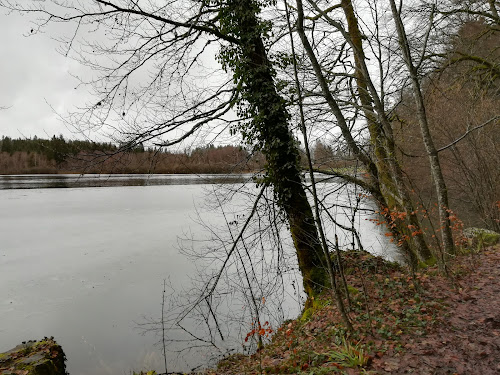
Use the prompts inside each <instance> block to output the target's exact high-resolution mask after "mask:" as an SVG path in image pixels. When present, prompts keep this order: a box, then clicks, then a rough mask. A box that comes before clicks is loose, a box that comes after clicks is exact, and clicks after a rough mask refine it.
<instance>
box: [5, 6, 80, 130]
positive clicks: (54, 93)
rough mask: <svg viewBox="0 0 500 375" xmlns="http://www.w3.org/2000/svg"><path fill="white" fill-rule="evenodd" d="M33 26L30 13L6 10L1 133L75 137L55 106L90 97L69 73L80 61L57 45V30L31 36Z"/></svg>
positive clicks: (62, 109)
mask: <svg viewBox="0 0 500 375" xmlns="http://www.w3.org/2000/svg"><path fill="white" fill-rule="evenodd" d="M32 27H33V24H32V23H31V19H30V18H29V17H28V16H22V15H19V14H10V15H6V14H5V13H0V35H2V36H3V38H2V44H1V46H0V50H1V58H0V107H3V109H0V136H2V135H5V136H11V137H20V136H27V137H30V136H34V135H36V136H38V137H46V136H47V135H49V136H52V135H53V134H61V133H62V134H63V135H65V136H72V137H74V135H73V134H71V130H70V129H67V128H66V127H65V125H64V124H63V123H62V122H61V121H60V120H59V118H58V117H59V116H58V115H57V114H56V113H54V111H53V110H52V108H53V109H54V110H55V111H56V112H57V113H58V114H64V113H65V112H67V111H68V110H71V108H74V107H75V106H76V105H78V104H79V103H80V104H82V103H83V101H84V100H85V99H86V98H87V99H88V94H87V91H86V89H85V88H79V89H75V87H76V86H77V84H78V80H77V79H75V78H74V77H72V76H71V75H70V74H69V72H71V73H73V74H77V75H78V73H79V69H80V67H79V64H78V63H76V62H75V61H73V60H71V59H69V58H66V57H64V56H62V55H61V54H59V53H58V52H57V51H56V49H57V48H58V47H59V43H58V42H56V41H55V40H53V39H51V36H54V35H53V32H51V31H54V30H47V31H48V32H47V33H44V34H38V35H32V36H28V35H29V34H30V33H31V29H32ZM59 31H61V30H59ZM5 107H7V108H5ZM51 107H52V108H51Z"/></svg>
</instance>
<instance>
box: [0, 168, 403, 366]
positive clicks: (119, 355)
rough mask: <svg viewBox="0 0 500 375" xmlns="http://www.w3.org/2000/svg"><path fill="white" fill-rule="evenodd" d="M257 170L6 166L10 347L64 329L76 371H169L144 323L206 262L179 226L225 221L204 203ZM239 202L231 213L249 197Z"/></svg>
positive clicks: (0, 279)
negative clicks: (219, 172)
mask: <svg viewBox="0 0 500 375" xmlns="http://www.w3.org/2000/svg"><path fill="white" fill-rule="evenodd" d="M247 178H248V176H230V177H229V178H227V177H226V178H223V177H221V176H213V175H205V176H186V175H182V176H181V175H174V176H167V175H158V176H157V175H154V176H145V175H118V176H92V175H84V176H75V175H54V176H52V175H43V176H0V209H1V212H2V215H1V217H0V352H1V351H5V350H8V349H10V348H12V347H14V346H15V345H17V344H19V343H21V342H22V341H26V340H30V339H40V338H42V337H44V336H54V337H55V338H56V340H57V341H58V342H59V343H60V344H61V345H62V347H63V349H64V351H65V353H66V355H67V357H68V362H67V369H68V371H69V372H70V374H71V375H80V374H82V375H83V374H89V375H90V374H130V373H131V372H132V371H133V370H141V369H156V370H157V371H163V370H164V367H163V357H162V354H161V348H160V346H158V345H157V343H158V336H157V335H155V334H151V333H146V334H144V332H143V331H142V330H141V326H142V324H143V323H144V322H146V321H148V320H149V319H158V317H159V316H160V314H161V303H162V290H163V280H164V279H168V280H170V282H171V283H172V285H173V286H175V287H176V288H182V287H186V288H187V287H189V285H190V283H191V280H190V276H191V275H193V274H194V271H195V269H196V264H195V263H193V262H192V261H191V260H188V259H186V257H185V256H184V255H182V254H180V253H179V251H178V247H179V245H178V244H179V241H178V236H179V235H186V233H189V235H193V236H195V237H196V236H203V231H204V229H203V228H202V227H201V226H200V225H199V224H197V223H196V220H195V219H197V218H198V217H201V218H202V219H203V220H204V221H205V222H206V223H208V224H211V225H212V224H213V225H218V224H221V223H222V221H223V218H222V217H221V215H216V214H214V213H211V212H210V211H206V210H204V209H203V206H204V203H205V202H206V200H207V194H208V192H210V191H212V192H213V191H214V190H217V189H219V188H218V187H217V186H218V185H213V184H216V183H221V182H224V183H226V184H227V183H231V184H232V185H231V184H230V185H224V186H234V187H235V188H236V187H238V186H243V185H242V183H243V182H244V181H245V179H247ZM124 185H128V186H124ZM97 186H99V187H97ZM246 186H247V188H249V189H252V188H253V185H250V184H247V185H246ZM249 186H250V187H249ZM236 201H237V202H236V204H234V203H233V205H232V206H231V208H228V211H227V212H226V214H227V218H228V219H229V220H235V218H238V217H239V216H238V215H239V214H240V213H241V211H239V210H241V209H242V207H243V206H244V205H242V206H241V207H240V206H239V205H238V200H237V198H236ZM245 207H246V206H245ZM337 210H338V212H337V214H339V215H342V208H337ZM365 219H366V218H360V219H359V222H358V225H360V226H361V227H362V231H361V234H362V241H363V244H364V246H365V247H366V248H367V249H369V250H371V251H373V252H376V253H383V254H386V255H387V254H389V255H390V254H391V252H392V251H393V249H391V247H390V246H389V245H388V244H386V243H384V242H383V239H381V238H382V237H383V236H380V231H379V228H377V227H376V226H374V225H373V224H372V223H371V222H370V221H367V220H365ZM198 220H199V219H198ZM339 220H341V221H343V222H346V220H345V219H342V218H341V219H339ZM344 241H348V239H345V240H344ZM193 246H194V247H196V246H198V245H196V243H194V244H193ZM200 246H201V245H200ZM291 294H293V293H290V295H291ZM296 299H297V297H296V296H295V297H294V296H293V295H291V301H288V302H287V304H286V309H285V311H284V314H285V316H286V317H294V316H296V315H297V313H298V312H299V309H300V307H299V305H298V304H297V303H296V302H295V301H296ZM170 360H172V361H173V358H170V357H169V361H170ZM199 362H200V358H196V359H193V361H192V362H191V363H184V364H182V363H180V364H179V365H178V367H175V365H172V367H169V371H173V370H186V369H188V368H189V367H190V366H192V365H193V364H195V363H199ZM201 362H203V359H201ZM172 363H173V362H172Z"/></svg>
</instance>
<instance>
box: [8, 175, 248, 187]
mask: <svg viewBox="0 0 500 375" xmlns="http://www.w3.org/2000/svg"><path fill="white" fill-rule="evenodd" d="M250 178H251V175H250V174H230V175H220V174H203V175H192V174H189V175H187V174H112V175H104V174H81V175H79V174H40V175H6V176H0V190H5V189H45V188H81V187H114V186H155V185H201V184H224V183H241V182H245V181H248V180H249V179H250Z"/></svg>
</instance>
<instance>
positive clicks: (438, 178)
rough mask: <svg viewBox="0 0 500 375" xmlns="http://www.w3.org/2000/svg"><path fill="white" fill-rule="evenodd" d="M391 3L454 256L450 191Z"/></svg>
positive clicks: (447, 246)
mask: <svg viewBox="0 0 500 375" xmlns="http://www.w3.org/2000/svg"><path fill="white" fill-rule="evenodd" d="M390 3H391V10H392V16H393V18H394V22H395V23H396V30H397V33H398V39H399V45H400V48H401V52H402V53H403V59H404V61H405V64H406V66H407V68H408V72H409V74H410V80H411V83H412V89H413V97H414V99H415V104H416V106H417V118H418V123H419V125H420V132H421V134H422V139H423V141H424V145H425V149H426V151H427V155H428V156H429V163H430V168H431V174H432V178H433V180H434V185H435V188H436V194H437V201H438V212H439V220H440V222H441V223H440V224H441V225H440V226H441V230H442V239H443V247H444V251H445V253H446V254H454V253H455V247H454V244H453V235H452V232H451V222H450V213H449V203H448V189H447V188H446V183H445V181H444V177H443V172H442V170H441V164H440V163H439V155H438V152H437V149H436V147H435V145H434V141H433V139H432V136H431V132H430V130H429V123H428V121H427V114H426V111H425V104H424V98H423V95H422V89H421V87H420V80H419V78H418V72H417V68H416V67H415V65H414V64H413V60H412V56H411V52H410V46H409V43H408V38H407V36H406V31H405V29H404V25H403V22H402V20H401V17H400V14H399V11H398V10H397V8H396V3H395V2H394V0H390Z"/></svg>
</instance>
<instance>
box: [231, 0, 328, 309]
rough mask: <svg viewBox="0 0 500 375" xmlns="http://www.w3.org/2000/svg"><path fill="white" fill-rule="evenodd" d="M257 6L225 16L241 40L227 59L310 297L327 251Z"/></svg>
mask: <svg viewBox="0 0 500 375" xmlns="http://www.w3.org/2000/svg"><path fill="white" fill-rule="evenodd" d="M257 11H258V6H257V5H256V4H255V3H254V2H253V1H252V0H232V1H230V2H229V3H228V5H227V7H226V8H225V9H224V12H225V13H224V15H223V17H226V20H225V22H226V23H228V26H227V27H228V29H230V28H231V27H232V30H233V33H234V35H235V36H236V37H237V38H238V39H239V40H240V44H239V45H238V46H237V47H236V48H237V50H236V51H235V52H236V56H234V55H233V56H232V60H231V61H228V62H227V63H228V65H231V64H234V65H236V66H232V68H233V69H234V71H235V79H237V80H238V81H240V83H241V84H242V96H243V98H244V100H245V101H246V102H247V103H248V104H249V106H250V109H249V110H250V112H251V113H252V116H253V121H252V123H251V125H250V127H249V128H246V129H245V130H244V133H245V132H246V133H245V134H251V135H248V136H249V137H253V140H254V141H255V142H258V143H259V144H260V149H261V151H262V153H263V154H264V155H265V157H266V161H267V177H266V181H267V182H268V183H269V184H271V185H272V187H273V189H274V193H275V196H276V198H277V201H278V204H279V206H280V208H281V209H282V210H283V211H284V212H285V214H286V217H287V219H288V223H289V225H290V233H291V236H292V239H293V243H294V245H295V250H296V254H297V259H298V264H299V268H300V271H301V273H302V277H303V285H304V290H305V292H306V293H307V296H308V303H306V307H307V305H308V304H310V303H311V302H312V299H311V297H315V296H317V295H318V294H319V293H320V292H321V291H322V290H323V289H324V288H325V287H327V286H328V285H329V282H328V272H327V264H328V262H327V260H326V254H325V253H324V252H323V249H322V247H321V242H320V239H319V236H318V231H317V228H316V225H315V222H314V216H313V213H312V210H311V206H310V204H309V201H308V199H307V196H306V192H305V190H304V187H303V184H302V176H301V169H300V166H299V153H298V149H297V144H296V141H295V139H294V137H293V135H292V133H291V131H290V128H289V119H290V116H289V114H288V113H287V110H286V106H285V104H286V103H285V101H284V100H283V98H281V97H280V95H279V94H278V92H277V91H276V86H275V82H274V71H273V69H272V66H271V63H270V61H269V59H268V57H267V52H266V49H265V46H264V43H263V39H262V35H261V33H260V32H259V30H260V28H261V26H262V25H261V24H260V23H259V21H258V19H257Z"/></svg>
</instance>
